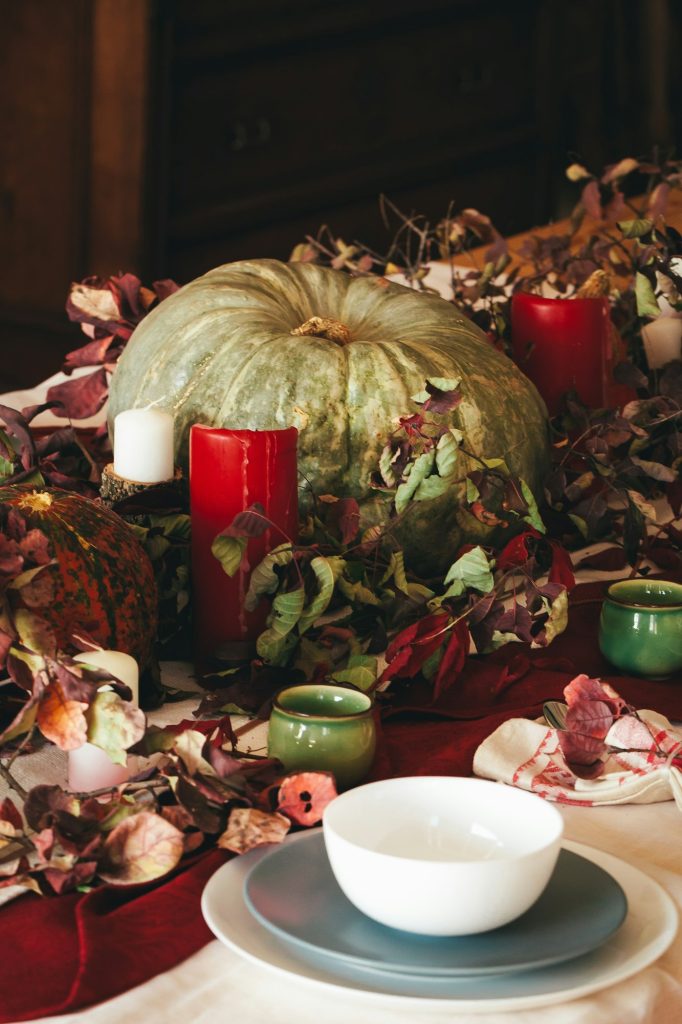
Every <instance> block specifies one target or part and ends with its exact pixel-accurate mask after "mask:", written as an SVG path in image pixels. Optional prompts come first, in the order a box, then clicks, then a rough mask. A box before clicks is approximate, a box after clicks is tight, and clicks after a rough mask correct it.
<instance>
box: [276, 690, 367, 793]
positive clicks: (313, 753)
mask: <svg viewBox="0 0 682 1024" xmlns="http://www.w3.org/2000/svg"><path fill="white" fill-rule="evenodd" d="M375 747H376V731H375V726H374V716H373V713H372V701H371V699H370V698H369V697H368V696H367V694H366V693H362V692H361V691H360V690H350V689H346V688H345V687H342V686H327V685H324V684H316V683H307V684H305V685H303V686H291V687H288V688H287V689H286V690H281V691H280V692H279V693H278V694H277V696H276V697H275V701H274V704H273V708H272V714H271V715H270V724H269V727H268V754H269V755H270V757H277V758H279V760H280V761H281V762H282V764H283V765H284V767H285V768H286V770H287V771H327V772H332V773H333V774H334V776H335V778H336V784H337V786H338V788H339V789H348V788H349V787H350V786H354V785H355V784H356V783H357V782H361V781H362V779H364V777H365V776H366V775H367V773H368V771H369V769H370V768H371V766H372V761H373V760H374V750H375Z"/></svg>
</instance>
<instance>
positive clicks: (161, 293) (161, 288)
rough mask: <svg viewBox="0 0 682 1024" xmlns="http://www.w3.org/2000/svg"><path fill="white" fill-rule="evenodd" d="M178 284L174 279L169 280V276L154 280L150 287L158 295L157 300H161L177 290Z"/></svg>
mask: <svg viewBox="0 0 682 1024" xmlns="http://www.w3.org/2000/svg"><path fill="white" fill-rule="evenodd" d="M179 287H180V285H178V284H176V283H175V281H171V279H170V278H169V277H166V278H164V279H163V280H162V281H154V284H153V285H152V288H153V289H154V291H155V292H156V294H157V295H158V297H159V302H163V300H164V299H167V298H168V296H169V295H172V294H173V293H174V292H177V291H178V289H179Z"/></svg>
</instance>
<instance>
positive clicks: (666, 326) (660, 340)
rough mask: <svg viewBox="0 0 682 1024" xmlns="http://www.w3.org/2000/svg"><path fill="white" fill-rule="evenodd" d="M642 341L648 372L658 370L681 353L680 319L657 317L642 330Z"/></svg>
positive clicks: (681, 329) (681, 333) (675, 317)
mask: <svg viewBox="0 0 682 1024" xmlns="http://www.w3.org/2000/svg"><path fill="white" fill-rule="evenodd" d="M642 341H643V342H644V351H645V352H646V361H647V363H648V364H649V369H650V370H658V369H660V367H661V366H665V364H666V363H669V362H670V361H671V360H672V359H679V358H680V353H681V352H682V319H680V318H679V317H677V316H659V317H658V319H656V320H652V321H651V323H649V324H647V325H646V327H643V328H642Z"/></svg>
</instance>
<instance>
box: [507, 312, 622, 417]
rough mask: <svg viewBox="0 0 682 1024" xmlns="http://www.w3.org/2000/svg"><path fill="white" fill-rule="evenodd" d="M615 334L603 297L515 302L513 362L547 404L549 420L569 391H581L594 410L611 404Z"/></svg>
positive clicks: (581, 395) (585, 400)
mask: <svg viewBox="0 0 682 1024" xmlns="http://www.w3.org/2000/svg"><path fill="white" fill-rule="evenodd" d="M612 330H613V328H612V325H611V319H610V316H609V303H608V299H606V298H605V297H602V298H594V299H546V298H544V297H543V296H542V295H532V294H531V293H530V292H516V293H515V294H514V295H513V296H512V348H513V351H514V358H515V359H516V362H517V363H518V365H519V367H520V369H521V370H523V372H524V373H525V374H526V376H527V377H530V379H531V380H532V381H533V383H534V384H535V386H536V388H537V389H538V391H539V392H540V394H541V395H542V397H543V398H544V400H545V402H546V404H547V409H548V410H549V414H550V416H554V415H555V414H556V413H557V412H558V411H559V407H560V404H561V396H562V395H563V394H564V393H565V392H566V391H571V390H573V391H577V393H578V395H579V396H580V398H581V399H582V401H583V402H584V403H585V405H587V406H589V407H590V408H600V407H602V406H604V405H605V404H607V396H608V369H609V365H610V362H611V358H610V350H611V341H612V336H611V332H612Z"/></svg>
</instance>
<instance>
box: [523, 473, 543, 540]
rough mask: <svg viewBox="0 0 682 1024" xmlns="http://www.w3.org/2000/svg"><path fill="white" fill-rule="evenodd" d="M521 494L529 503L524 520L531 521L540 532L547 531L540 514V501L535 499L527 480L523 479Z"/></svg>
mask: <svg viewBox="0 0 682 1024" xmlns="http://www.w3.org/2000/svg"><path fill="white" fill-rule="evenodd" d="M520 483H521V494H522V495H523V497H524V500H525V502H526V504H527V505H528V512H527V513H526V515H525V516H523V520H524V522H526V523H530V525H531V526H534V527H535V529H536V530H537V531H538V533H547V530H546V528H545V524H544V523H543V521H542V518H541V516H540V510H539V509H538V503H537V501H536V500H535V496H534V494H533V492H532V491H531V489H530V487H529V486H528V484H527V483H526V481H525V480H523V479H521V480H520Z"/></svg>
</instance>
